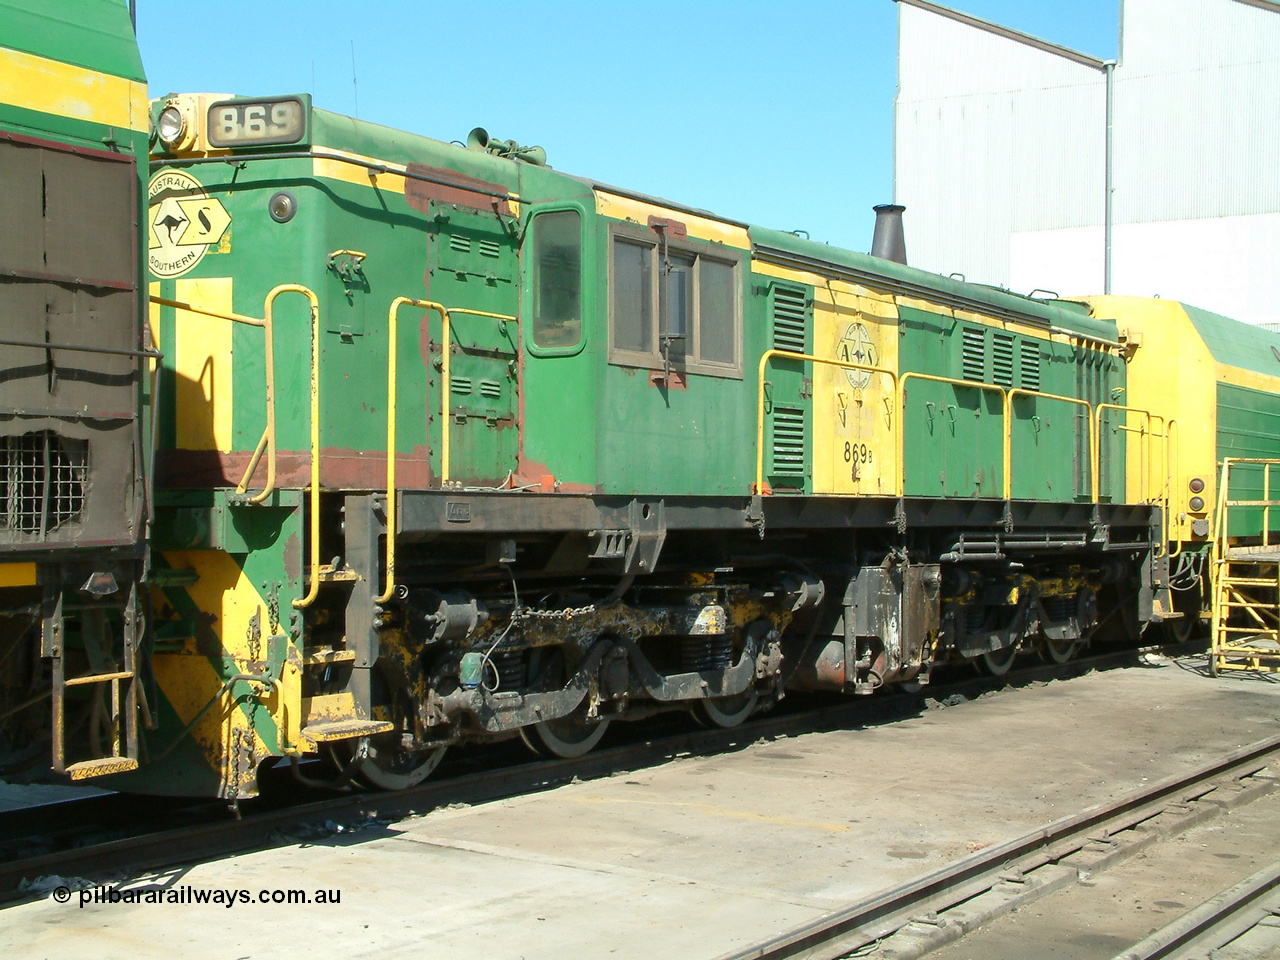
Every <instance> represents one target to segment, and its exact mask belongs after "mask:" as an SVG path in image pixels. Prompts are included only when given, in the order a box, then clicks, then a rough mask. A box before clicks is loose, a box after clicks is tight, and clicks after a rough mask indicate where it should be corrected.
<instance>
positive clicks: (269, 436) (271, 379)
mask: <svg viewBox="0 0 1280 960" xmlns="http://www.w3.org/2000/svg"><path fill="white" fill-rule="evenodd" d="M273 292H274V291H273ZM150 300H151V302H152V303H154V304H157V305H159V306H162V307H173V308H174V309H175V310H184V311H186V312H188V313H198V314H200V315H202V316H205V317H213V318H215V319H218V320H228V321H230V322H231V323H243V324H246V325H247V326H250V327H262V328H264V329H265V332H266V335H265V340H266V351H265V352H266V367H267V427H266V429H265V430H263V431H262V438H261V439H260V440H259V441H258V446H257V447H256V448H255V449H254V451H253V456H251V457H250V458H249V466H248V467H246V468H245V472H244V476H242V477H241V478H240V482H239V483H238V484H236V493H241V494H242V493H244V492H245V491H246V490H247V489H248V486H249V481H250V480H251V479H252V478H253V472H254V471H255V470H257V469H258V461H259V460H261V459H262V452H263V450H265V449H266V448H267V446H268V445H270V447H271V451H272V455H271V456H270V457H269V458H268V459H267V486H266V488H264V490H263V492H262V493H260V494H258V495H256V496H253V497H250V498H249V500H250V502H251V503H261V502H262V501H263V500H265V499H266V498H267V497H268V496H269V495H270V493H271V488H272V486H274V481H275V466H276V464H275V435H274V427H275V419H276V418H275V412H276V411H275V402H274V397H275V385H276V384H275V380H276V371H275V364H274V363H273V362H272V360H273V358H274V348H273V346H272V339H273V338H272V328H271V311H270V309H269V308H267V309H265V310H264V312H265V313H266V319H264V320H259V319H257V318H256V317H246V316H243V315H241V314H239V313H223V312H222V311H220V310H209V309H206V308H205V307H197V306H195V305H194V304H191V303H184V302H183V301H181V300H170V299H169V298H168V297H157V296H152V297H151V298H150Z"/></svg>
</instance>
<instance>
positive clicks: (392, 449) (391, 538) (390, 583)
mask: <svg viewBox="0 0 1280 960" xmlns="http://www.w3.org/2000/svg"><path fill="white" fill-rule="evenodd" d="M401 307H421V308H422V309H424V310H434V311H436V313H438V314H440V320H441V322H442V323H444V324H446V325H447V324H448V319H447V318H448V316H449V311H448V310H446V309H445V308H444V307H443V306H442V305H441V304H438V303H436V302H434V301H432V300H415V299H414V298H413V297H396V298H395V299H394V300H392V301H391V308H390V309H389V310H388V311H387V574H386V577H387V580H386V589H385V590H383V592H382V593H381V595H379V596H377V597H375V598H374V601H373V602H374V603H386V602H387V601H389V600H390V599H391V597H392V595H393V594H394V593H395V589H396V374H397V372H398V370H399V367H400V364H399V353H398V351H397V349H396V345H397V341H398V339H399V338H398V336H397V329H398V323H397V318H398V316H399V312H400V308H401ZM448 395H449V394H448V388H447V387H446V392H445V397H446V399H447V398H448ZM444 413H445V411H444V409H443V404H442V405H441V414H442V416H443V415H444ZM440 429H441V430H443V431H445V432H446V433H447V432H448V430H449V423H448V418H447V417H445V419H444V421H443V422H442V426H441V428H440ZM442 453H443V451H442Z"/></svg>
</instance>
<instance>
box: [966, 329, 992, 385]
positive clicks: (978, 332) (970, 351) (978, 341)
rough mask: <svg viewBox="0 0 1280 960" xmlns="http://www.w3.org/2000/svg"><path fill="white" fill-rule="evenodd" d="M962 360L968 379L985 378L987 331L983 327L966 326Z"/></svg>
mask: <svg viewBox="0 0 1280 960" xmlns="http://www.w3.org/2000/svg"><path fill="white" fill-rule="evenodd" d="M961 350H962V353H961V360H962V363H963V366H964V378H965V379H966V380H983V379H985V371H986V359H987V332H986V331H985V330H983V329H982V327H965V328H964V330H963V332H962V334H961Z"/></svg>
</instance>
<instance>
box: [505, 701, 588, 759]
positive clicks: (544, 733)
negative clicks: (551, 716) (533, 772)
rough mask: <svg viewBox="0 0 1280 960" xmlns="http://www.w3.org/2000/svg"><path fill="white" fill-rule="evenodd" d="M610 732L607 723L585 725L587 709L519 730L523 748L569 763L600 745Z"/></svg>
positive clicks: (583, 708) (583, 707) (581, 707)
mask: <svg viewBox="0 0 1280 960" xmlns="http://www.w3.org/2000/svg"><path fill="white" fill-rule="evenodd" d="M607 729H609V721H608V720H600V721H598V722H596V723H588V722H587V711H586V706H585V705H584V706H580V707H579V708H578V709H577V710H575V711H573V713H571V714H569V715H568V716H567V717H558V718H556V719H555V720H544V721H542V722H541V723H535V724H532V725H530V726H527V727H521V728H520V739H521V740H523V741H524V745H525V746H526V747H528V748H529V749H530V750H532V751H533V752H534V753H536V754H537V755H538V756H540V757H559V758H560V759H562V760H572V759H574V758H575V757H580V756H582V755H583V754H585V753H587V752H588V751H589V750H590V749H591V748H592V747H594V746H595V745H596V744H597V743H599V742H600V738H601V737H603V736H604V732H605V731H606V730H607Z"/></svg>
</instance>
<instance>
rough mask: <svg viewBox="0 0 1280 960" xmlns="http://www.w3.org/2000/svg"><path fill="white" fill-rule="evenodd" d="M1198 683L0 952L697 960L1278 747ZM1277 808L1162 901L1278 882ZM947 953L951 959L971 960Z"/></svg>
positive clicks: (566, 792) (782, 757) (1243, 810)
mask: <svg viewBox="0 0 1280 960" xmlns="http://www.w3.org/2000/svg"><path fill="white" fill-rule="evenodd" d="M1205 672H1206V663H1205V658H1204V656H1199V657H1188V658H1180V659H1176V660H1167V659H1163V658H1154V657H1153V658H1149V660H1148V661H1147V662H1144V663H1143V664H1142V665H1140V666H1136V667H1131V668H1127V669H1120V670H1109V671H1105V672H1099V673H1093V674H1089V675H1086V676H1083V677H1077V678H1075V679H1071V680H1065V681H1054V682H1052V683H1047V684H1042V685H1034V686H1028V687H1022V688H1019V689H1011V690H1005V691H1001V692H998V693H995V694H991V695H988V696H984V697H982V698H980V699H978V700H977V701H973V702H969V703H963V704H959V705H957V706H954V707H946V708H943V707H940V706H939V707H938V708H935V709H927V710H923V711H922V712H921V713H920V714H919V715H918V716H916V717H913V718H911V719H908V720H905V721H900V722H897V723H893V724H887V725H881V726H872V727H869V728H865V729H858V730H839V731H834V732H823V733H811V734H805V735H802V736H795V737H790V738H786V739H780V740H776V741H772V742H759V743H756V744H753V745H751V746H748V747H745V748H743V749H741V750H738V751H736V752H733V753H726V754H722V755H718V756H712V757H689V758H685V759H680V760H677V761H674V762H671V763H667V764H664V765H663V766H660V767H654V768H650V769H645V770H641V771H638V772H630V773H624V774H619V775H617V776H613V777H608V778H604V779H600V780H592V781H588V782H581V783H571V784H567V785H565V786H562V787H558V788H556V789H553V790H550V791H548V792H545V793H539V794H533V795H528V796H522V797H518V798H513V799H507V800H501V801H497V802H493V803H487V804H480V805H477V806H474V807H455V808H445V809H440V810H437V811H434V812H432V813H430V814H428V815H426V816H423V817H418V818H414V819H409V820H404V821H400V822H397V823H386V824H383V823H373V824H370V825H367V826H365V827H364V828H363V829H357V830H350V829H344V830H343V831H341V832H336V831H334V832H326V833H325V834H322V835H317V836H316V837H313V838H310V839H308V840H306V841H305V842H303V843H299V844H295V845H292V846H286V847H280V848H276V849H273V850H265V851H260V852H257V853H251V854H244V855H239V856H233V857H228V858H226V859H223V860H220V861H214V862H209V863H203V864H200V865H197V866H193V867H189V868H182V869H175V870H170V871H166V872H164V873H161V874H157V875H152V876H150V877H148V878H145V879H143V880H141V881H140V882H138V883H137V884H135V885H134V886H135V888H139V889H146V890H152V891H155V890H169V891H181V890H183V889H184V888H185V889H195V890H208V891H212V890H231V891H238V890H244V891H249V892H250V895H251V896H252V897H257V896H258V895H259V892H260V891H263V890H266V891H276V890H294V889H303V890H306V891H308V893H311V892H313V891H314V890H316V889H318V888H323V889H325V890H327V891H340V895H341V902H340V904H337V905H334V904H316V903H311V904H295V905H281V904H279V903H259V902H256V901H255V902H237V903H235V904H234V905H233V906H232V907H231V908H228V907H225V906H223V905H222V904H221V903H216V902H215V903H206V904H192V903H190V902H187V903H165V904H156V903H145V902H144V903H125V902H120V903H93V902H89V903H86V905H85V906H83V907H81V906H80V905H79V900H80V896H79V894H78V893H72V895H71V899H70V901H69V902H68V903H66V904H61V903H58V902H57V901H56V900H54V899H52V898H50V899H45V900H39V901H35V902H29V903H24V904H18V905H14V906H11V907H8V908H6V909H4V910H2V911H0V950H7V951H8V952H9V953H11V954H12V955H14V956H23V957H47V958H55V957H64V956H65V957H72V956H77V957H78V956H83V955H85V954H86V952H92V954H93V955H94V956H97V957H104V958H109V957H121V958H124V957H129V958H150V957H156V958H160V957H169V956H174V955H180V956H184V957H196V958H202V957H209V958H215V957H216V958H241V957H254V958H269V957H276V956H286V955H292V954H294V953H296V951H297V948H298V946H299V945H301V944H308V943H314V944H323V945H325V946H324V949H325V952H326V953H328V954H332V955H335V956H337V955H341V956H351V957H359V956H370V957H372V956H378V957H380V958H395V957H406V958H407V957H410V956H412V957H415V958H417V957H428V958H429V957H436V956H440V957H445V956H447V957H450V958H451V960H452V958H459V960H464V958H470V957H475V958H486V960H488V958H506V957H511V958H516V957H524V958H527V960H533V958H541V957H546V958H555V960H562V958H565V957H575V958H576V957H637V958H639V957H651V956H670V957H693V958H702V957H705V958H708V960H710V958H716V957H720V956H723V955H727V954H732V953H736V952H741V951H745V950H747V949H748V948H750V947H751V945H752V944H755V943H759V942H762V941H766V940H768V939H770V938H771V937H778V936H780V935H783V934H785V932H786V931H788V930H791V929H794V928H797V927H799V926H802V925H804V924H808V923H812V922H814V921H815V920H817V919H818V918H820V917H822V916H824V915H828V914H830V913H832V912H833V911H836V910H839V909H840V908H841V907H843V906H844V905H846V904H848V903H850V902H853V901H858V900H862V899H865V898H868V897H871V896H873V895H875V894H876V893H878V892H880V891H883V890H886V889H889V888H892V887H897V886H901V885H903V884H906V883H907V882H908V881H910V880H912V879H913V878H916V877H919V876H921V875H924V874H928V873H932V872H935V871H937V870H939V869H941V868H943V867H945V866H946V865H948V864H951V863H954V862H956V861H959V860H961V859H963V858H965V857H968V856H970V855H972V854H974V853H975V852H977V851H980V850H983V849H985V848H987V847H990V846H996V845H999V844H1001V843H1005V842H1007V841H1010V840H1012V839H1014V838H1016V837H1020V836H1022V835H1024V834H1027V833H1029V832H1030V831H1033V830H1035V829H1036V828H1038V827H1040V826H1041V825H1042V824H1046V823H1049V822H1051V821H1055V820H1059V819H1061V818H1062V817H1064V816H1068V815H1071V814H1075V813H1078V812H1079V811H1081V810H1083V809H1084V808H1086V807H1089V806H1091V805H1093V804H1099V803H1105V802H1107V801H1110V800H1114V799H1116V798H1118V797H1121V796H1125V795H1128V794H1130V793H1133V792H1134V791H1137V790H1139V789H1141V788H1143V787H1144V786H1146V785H1147V784H1149V783H1153V782H1156V781H1159V780H1163V779H1166V778H1169V777H1173V776H1181V775H1185V774H1187V773H1189V772H1190V771H1192V770H1194V769H1196V768H1198V767H1201V766H1203V765H1204V764H1206V763H1208V762H1209V761H1211V760H1213V759H1215V758H1216V757H1217V756H1219V755H1220V754H1225V753H1228V752H1230V751H1232V750H1235V749H1237V748H1240V747H1242V746H1244V745H1246V744H1250V743H1254V742H1257V741H1260V740H1264V739H1267V738H1270V737H1273V736H1275V735H1277V734H1280V721H1278V720H1277V717H1278V716H1280V685H1277V684H1275V683H1272V682H1269V681H1268V680H1263V679H1257V678H1256V677H1253V676H1251V675H1247V674H1236V675H1232V676H1230V677H1224V678H1220V679H1213V678H1210V677H1208V676H1206V675H1205ZM1274 799H1275V798H1274V797H1266V798H1264V799H1261V800H1257V801H1255V803H1256V804H1257V805H1258V806H1257V811H1258V814H1259V815H1255V816H1253V817H1252V818H1251V819H1250V820H1248V821H1246V819H1245V817H1246V814H1247V811H1249V810H1250V809H1252V808H1253V807H1254V804H1248V805H1244V806H1241V807H1240V808H1238V810H1237V809H1232V810H1230V811H1228V812H1226V813H1223V814H1221V816H1220V818H1219V819H1220V820H1222V821H1223V823H1227V822H1229V821H1236V820H1237V818H1239V819H1238V822H1239V823H1241V824H1244V823H1246V822H1248V823H1250V824H1251V826H1250V830H1251V831H1252V832H1251V833H1250V834H1248V835H1247V836H1246V837H1245V838H1244V840H1243V841H1241V842H1239V843H1237V845H1236V848H1235V849H1236V850H1237V853H1236V857H1235V859H1227V858H1223V859H1217V860H1216V865H1217V866H1218V867H1219V869H1217V870H1201V869H1192V862H1191V860H1188V859H1186V858H1185V854H1184V861H1183V865H1184V867H1185V869H1184V870H1182V873H1183V874H1185V876H1178V877H1177V881H1178V883H1179V887H1178V891H1177V896H1176V897H1175V896H1173V895H1172V894H1171V895H1169V897H1168V898H1167V899H1168V900H1169V901H1170V902H1172V901H1173V900H1177V901H1178V902H1180V903H1185V904H1186V905H1192V904H1195V903H1199V902H1202V901H1204V900H1207V899H1209V898H1210V897H1212V896H1214V895H1215V894H1217V893H1218V892H1220V891H1221V890H1223V889H1226V888H1227V887H1229V886H1230V885H1231V884H1233V883H1237V882H1238V881H1240V880H1243V879H1245V878H1246V877H1247V876H1249V875H1250V874H1252V873H1254V872H1255V871H1258V870H1259V869H1261V868H1263V867H1265V866H1267V865H1268V864H1269V863H1270V862H1271V861H1273V860H1275V859H1276V853H1275V851H1276V850H1277V849H1278V848H1280V843H1278V842H1277V840H1276V838H1275V837H1274V836H1273V835H1272V834H1274V833H1276V832H1277V828H1276V827H1272V826H1270V824H1274V823H1276V821H1277V818H1276V817H1275V816H1270V817H1265V816H1261V815H1260V814H1261V813H1262V807H1261V805H1262V804H1271V803H1272V802H1273V801H1274ZM334 826H338V825H336V824H335V825H334ZM1202 829H1207V827H1206V828H1202ZM1223 829H1226V827H1223ZM1268 830H1269V831H1271V833H1270V834H1269V833H1268V832H1267V831H1268ZM1188 842H1190V841H1188ZM1148 855H1150V854H1147V853H1144V854H1143V856H1148ZM1170 862H1171V863H1172V864H1173V867H1172V868H1171V869H1173V870H1174V871H1175V872H1176V871H1177V870H1178V869H1179V868H1178V862H1179V861H1178V859H1177V858H1176V857H1174V858H1172V860H1171V861H1170ZM1224 865H1229V866H1224ZM1166 869H1170V868H1166ZM1224 871H1226V872H1225V873H1224ZM1231 871H1235V873H1234V874H1233V873H1231ZM1236 874H1238V875H1236ZM1100 876H1103V877H1105V876H1106V874H1101V875H1100ZM1099 882H1101V881H1099ZM1068 892H1069V891H1064V892H1063V893H1060V894H1055V895H1054V896H1063V895H1065V894H1066V893H1068ZM1048 902H1049V901H1048V900H1042V901H1039V902H1038V904H1037V908H1038V907H1042V906H1043V905H1045V904H1047V903H1048ZM1031 909H1036V908H1028V910H1031ZM1170 911H1171V912H1170ZM1129 912H1130V913H1132V912H1133V911H1132V910H1130V911H1129ZM1179 912H1180V911H1178V910H1174V909H1172V908H1170V910H1167V911H1166V915H1165V917H1164V920H1170V919H1173V917H1175V916H1176V915H1177V914H1178V913H1179ZM1151 919H1153V920H1154V919H1156V917H1155V915H1154V914H1153V915H1152V917H1151ZM1161 922H1163V920H1162V921H1161ZM1158 926H1160V922H1153V923H1148V924H1146V926H1144V927H1142V928H1141V929H1140V930H1138V932H1137V936H1134V937H1132V938H1131V939H1130V940H1129V941H1127V942H1128V943H1133V942H1136V940H1137V939H1140V938H1141V937H1142V936H1145V935H1146V934H1147V933H1148V932H1150V930H1152V929H1154V928H1155V927H1158ZM1079 933H1080V944H1083V945H1082V946H1080V949H1079V950H1077V951H1075V952H1068V953H1061V954H1059V953H1056V952H1055V953H1054V954H1052V955H1055V956H1056V955H1061V956H1072V957H1076V956H1080V957H1085V956H1098V957H1110V956H1112V955H1114V954H1115V953H1117V952H1119V950H1120V949H1123V947H1124V946H1125V945H1126V943H1125V942H1124V941H1123V939H1122V937H1123V935H1128V933H1129V931H1128V930H1126V931H1124V934H1123V935H1122V937H1121V939H1120V940H1117V939H1116V938H1114V937H1113V938H1111V939H1108V938H1107V936H1105V935H1104V933H1102V932H1099V931H1098V930H1097V929H1096V928H1094V929H1091V930H1088V931H1085V930H1081V931H1080V932H1079ZM1087 935H1092V936H1095V938H1096V940H1095V941H1088V940H1087ZM964 943H965V941H963V940H962V941H960V942H959V943H956V944H953V946H952V947H951V948H946V949H948V950H959V951H960V952H958V953H953V954H950V955H952V956H955V957H964V956H968V955H969V954H966V953H965V952H964V951H963V947H964ZM1089 943H1092V947H1090V946H1089ZM972 955H973V956H985V955H987V953H986V952H985V951H983V950H981V949H980V950H978V951H976V952H973V953H972ZM992 955H994V954H992ZM1045 955H1046V956H1048V955H1050V954H1048V953H1046V954H1045Z"/></svg>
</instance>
